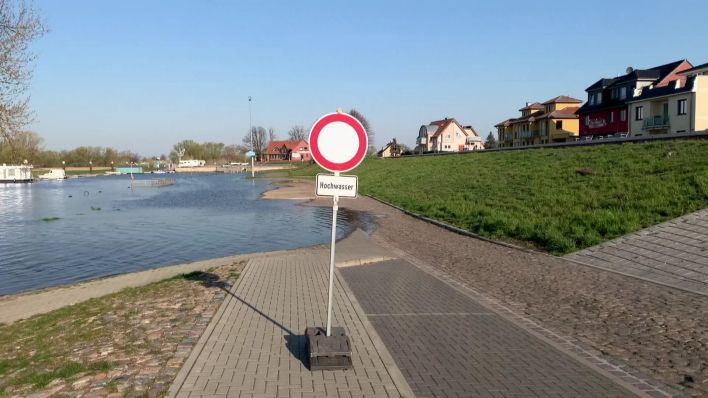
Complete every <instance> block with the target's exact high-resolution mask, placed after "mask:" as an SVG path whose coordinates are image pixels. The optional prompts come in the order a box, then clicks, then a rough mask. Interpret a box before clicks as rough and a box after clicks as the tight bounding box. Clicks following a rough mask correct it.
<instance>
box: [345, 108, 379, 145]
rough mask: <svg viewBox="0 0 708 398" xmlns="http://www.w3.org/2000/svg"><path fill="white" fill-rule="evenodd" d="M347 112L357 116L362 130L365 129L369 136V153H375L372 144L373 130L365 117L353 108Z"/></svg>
mask: <svg viewBox="0 0 708 398" xmlns="http://www.w3.org/2000/svg"><path fill="white" fill-rule="evenodd" d="M349 114H350V115H352V116H354V117H355V118H357V119H358V120H359V122H361V125H362V126H364V130H366V135H367V136H368V138H369V150H368V152H369V154H373V153H376V147H375V146H374V130H373V129H372V128H371V125H370V124H369V121H368V120H367V119H366V117H364V115H363V114H362V113H361V112H359V111H357V110H356V109H354V108H352V109H351V110H350V111H349Z"/></svg>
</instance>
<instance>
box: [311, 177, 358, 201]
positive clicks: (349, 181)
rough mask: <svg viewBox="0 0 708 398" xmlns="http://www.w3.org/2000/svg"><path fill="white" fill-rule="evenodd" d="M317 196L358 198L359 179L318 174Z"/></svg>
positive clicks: (316, 182) (316, 183)
mask: <svg viewBox="0 0 708 398" xmlns="http://www.w3.org/2000/svg"><path fill="white" fill-rule="evenodd" d="M315 185H317V190H316V191H315V192H316V193H317V196H337V197H340V198H356V192H357V186H358V185H359V179H358V178H357V176H333V175H331V174H317V179H316V180H315Z"/></svg>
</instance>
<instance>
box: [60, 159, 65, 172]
mask: <svg viewBox="0 0 708 398" xmlns="http://www.w3.org/2000/svg"><path fill="white" fill-rule="evenodd" d="M61 168H62V169H64V171H65V172H66V161H64V160H62V161H61Z"/></svg>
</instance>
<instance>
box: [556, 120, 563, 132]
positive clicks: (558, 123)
mask: <svg viewBox="0 0 708 398" xmlns="http://www.w3.org/2000/svg"><path fill="white" fill-rule="evenodd" d="M556 130H563V121H562V120H556Z"/></svg>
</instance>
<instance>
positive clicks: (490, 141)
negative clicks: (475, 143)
mask: <svg viewBox="0 0 708 398" xmlns="http://www.w3.org/2000/svg"><path fill="white" fill-rule="evenodd" d="M496 147H497V139H496V138H494V134H492V132H491V131H490V132H489V135H487V141H485V142H484V149H494V148H496Z"/></svg>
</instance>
